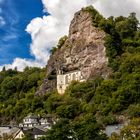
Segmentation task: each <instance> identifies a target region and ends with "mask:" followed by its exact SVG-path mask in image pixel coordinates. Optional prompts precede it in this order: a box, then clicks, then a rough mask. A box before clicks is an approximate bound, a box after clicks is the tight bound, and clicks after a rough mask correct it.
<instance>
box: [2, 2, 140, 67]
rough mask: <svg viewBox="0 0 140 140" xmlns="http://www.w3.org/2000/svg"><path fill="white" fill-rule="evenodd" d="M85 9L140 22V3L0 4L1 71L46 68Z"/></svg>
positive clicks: (106, 15)
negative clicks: (76, 16) (54, 49)
mask: <svg viewBox="0 0 140 140" xmlns="http://www.w3.org/2000/svg"><path fill="white" fill-rule="evenodd" d="M88 5H93V6H94V7H95V8H96V9H97V10H98V11H99V12H100V13H101V14H102V15H104V16H105V17H109V16H119V15H124V16H128V15H129V13H131V12H136V13H137V17H138V18H139V19H140V8H139V7H140V0H0V69H1V68H2V67H3V66H6V68H14V67H16V66H17V67H18V70H23V69H24V68H25V67H26V66H39V67H43V66H45V65H46V64H47V60H48V59H49V50H50V49H51V48H52V47H53V46H55V45H56V43H57V41H58V39H59V38H60V37H61V36H63V35H65V34H68V28H69V25H70V21H71V20H72V18H73V15H74V13H75V12H76V11H78V10H80V9H81V8H82V7H85V6H88ZM48 13H49V14H50V15H49V16H48Z"/></svg>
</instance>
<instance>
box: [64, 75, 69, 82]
mask: <svg viewBox="0 0 140 140" xmlns="http://www.w3.org/2000/svg"><path fill="white" fill-rule="evenodd" d="M68 83H69V77H68V75H66V76H65V84H68Z"/></svg>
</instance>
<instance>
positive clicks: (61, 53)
mask: <svg viewBox="0 0 140 140" xmlns="http://www.w3.org/2000/svg"><path fill="white" fill-rule="evenodd" d="M105 36H106V34H105V32H104V31H102V30H100V29H99V28H97V27H94V26H93V20H92V15H91V13H90V12H88V11H87V10H85V9H84V8H83V9H81V10H80V11H78V12H77V13H75V15H74V18H73V20H72V21H71V24H70V28H69V35H68V38H67V39H66V41H65V43H64V44H63V45H62V46H61V48H59V49H57V51H56V52H55V53H54V54H53V55H52V56H51V57H50V59H49V61H48V65H47V69H48V71H47V74H46V78H45V80H44V83H43V84H42V86H41V90H39V91H41V92H44V93H45V92H46V91H49V90H50V89H52V88H54V87H56V77H55V76H54V77H55V78H54V79H51V80H50V79H49V77H50V75H55V74H57V70H58V69H60V68H62V67H63V68H64V69H65V71H67V72H71V71H73V70H80V71H81V73H82V75H83V77H84V78H85V79H90V78H94V77H95V76H97V75H100V76H103V77H107V75H108V74H109V68H108V67H107V64H108V58H107V57H106V48H105V46H104V43H105V41H104V38H105Z"/></svg>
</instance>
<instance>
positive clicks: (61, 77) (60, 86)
mask: <svg viewBox="0 0 140 140" xmlns="http://www.w3.org/2000/svg"><path fill="white" fill-rule="evenodd" d="M72 81H79V82H84V81H85V79H84V78H83V76H82V73H81V71H80V70H75V71H71V72H68V73H65V74H63V73H62V72H61V71H59V72H58V74H57V91H58V93H59V94H64V92H65V90H66V88H67V87H68V86H69V85H70V83H71V82H72Z"/></svg>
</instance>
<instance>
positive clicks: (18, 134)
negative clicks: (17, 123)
mask: <svg viewBox="0 0 140 140" xmlns="http://www.w3.org/2000/svg"><path fill="white" fill-rule="evenodd" d="M9 136H11V139H10V140H16V139H22V138H23V137H24V136H25V134H24V132H23V130H22V129H20V128H17V127H15V128H13V129H12V130H11V132H10V133H9Z"/></svg>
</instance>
